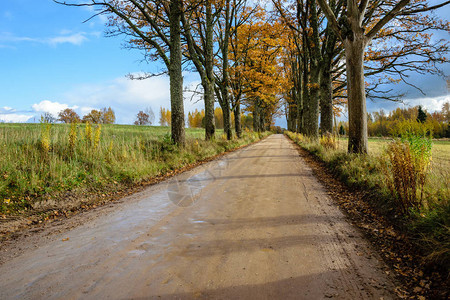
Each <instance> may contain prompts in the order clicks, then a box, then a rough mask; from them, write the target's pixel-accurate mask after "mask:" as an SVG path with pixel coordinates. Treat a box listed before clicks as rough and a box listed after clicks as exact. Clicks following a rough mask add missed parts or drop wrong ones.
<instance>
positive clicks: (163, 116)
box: [159, 107, 172, 126]
mask: <svg viewBox="0 0 450 300" xmlns="http://www.w3.org/2000/svg"><path fill="white" fill-rule="evenodd" d="M171 122H172V112H171V111H170V110H168V109H167V110H166V109H165V108H162V107H161V108H160V110H159V124H160V125H161V126H170V124H171Z"/></svg>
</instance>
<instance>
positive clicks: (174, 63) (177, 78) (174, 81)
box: [169, 0, 185, 146]
mask: <svg viewBox="0 0 450 300" xmlns="http://www.w3.org/2000/svg"><path fill="white" fill-rule="evenodd" d="M181 5H182V2H181V0H171V1H170V14H169V18H170V44H171V47H170V66H169V78H170V108H171V111H172V117H171V120H172V122H171V131H172V140H173V142H174V143H176V144H178V145H181V146H184V145H185V134H184V105H183V75H182V71H181V24H180V22H181V9H182V8H181Z"/></svg>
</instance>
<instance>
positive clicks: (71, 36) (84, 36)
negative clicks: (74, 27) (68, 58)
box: [0, 30, 101, 47]
mask: <svg viewBox="0 0 450 300" xmlns="http://www.w3.org/2000/svg"><path fill="white" fill-rule="evenodd" d="M100 35H101V34H100V33H99V32H97V31H95V32H91V33H86V32H72V31H70V30H62V31H61V33H60V34H59V35H57V36H54V37H46V38H33V37H27V36H15V35H13V34H11V33H9V32H2V33H0V42H3V43H5V42H6V43H19V42H34V43H40V44H47V45H50V46H57V45H59V44H72V45H76V46H79V45H81V44H82V43H84V42H86V41H88V40H89V38H88V36H93V37H97V38H98V37H99V36H100ZM6 46H9V45H4V47H6ZM9 47H11V46H9Z"/></svg>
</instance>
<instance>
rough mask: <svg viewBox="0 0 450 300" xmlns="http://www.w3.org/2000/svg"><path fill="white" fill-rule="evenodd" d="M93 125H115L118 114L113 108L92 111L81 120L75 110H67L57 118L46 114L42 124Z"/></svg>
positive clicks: (43, 116)
mask: <svg viewBox="0 0 450 300" xmlns="http://www.w3.org/2000/svg"><path fill="white" fill-rule="evenodd" d="M56 121H58V122H62V123H88V122H89V123H91V124H114V123H115V122H116V114H115V112H114V110H112V108H111V107H104V108H102V109H99V110H97V109H92V110H91V111H90V112H89V113H87V114H86V115H84V116H83V118H80V116H79V115H78V114H77V113H76V111H75V110H73V109H71V108H66V109H64V110H61V111H60V112H59V113H58V117H57V118H56V117H55V116H53V115H52V114H51V113H48V112H46V113H44V114H42V116H41V122H45V123H54V122H56Z"/></svg>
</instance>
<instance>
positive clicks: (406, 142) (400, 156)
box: [384, 131, 432, 213]
mask: <svg viewBox="0 0 450 300" xmlns="http://www.w3.org/2000/svg"><path fill="white" fill-rule="evenodd" d="M426 134H427V133H426V132H423V131H422V136H418V135H415V134H414V133H412V132H408V131H407V132H406V133H404V134H403V135H402V138H401V140H397V141H394V142H392V143H390V144H389V146H388V148H387V150H386V154H387V156H388V161H387V162H386V163H385V165H384V175H385V183H386V186H387V187H388V188H389V190H390V192H391V194H392V196H393V197H394V198H395V199H396V200H397V201H398V203H399V205H400V208H401V211H402V212H403V213H406V212H407V211H409V209H410V208H416V209H421V208H422V207H423V206H424V205H425V206H426V203H425V201H424V197H423V191H424V187H425V183H426V178H427V174H428V172H429V166H430V163H431V148H432V142H431V138H430V137H429V136H426Z"/></svg>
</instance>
